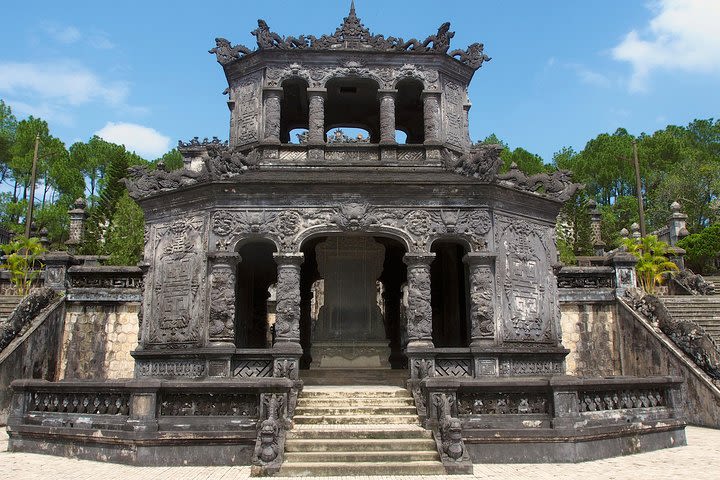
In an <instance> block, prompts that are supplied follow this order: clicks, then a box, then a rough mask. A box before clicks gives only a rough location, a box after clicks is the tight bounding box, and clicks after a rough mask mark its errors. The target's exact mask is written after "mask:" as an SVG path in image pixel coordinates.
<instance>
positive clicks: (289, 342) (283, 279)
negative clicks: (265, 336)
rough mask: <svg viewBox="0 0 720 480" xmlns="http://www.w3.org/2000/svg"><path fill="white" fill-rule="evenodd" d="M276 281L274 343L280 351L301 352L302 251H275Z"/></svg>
mask: <svg viewBox="0 0 720 480" xmlns="http://www.w3.org/2000/svg"><path fill="white" fill-rule="evenodd" d="M273 256H274V257H275V263H277V283H276V287H275V288H276V289H275V298H276V299H277V307H276V312H275V343H274V345H273V347H274V348H275V349H279V350H282V351H291V352H293V353H297V354H298V355H300V354H302V348H301V347H300V265H301V264H302V262H303V254H302V253H275V254H274V255H273Z"/></svg>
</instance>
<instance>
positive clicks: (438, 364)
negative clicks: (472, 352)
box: [435, 358, 472, 377]
mask: <svg viewBox="0 0 720 480" xmlns="http://www.w3.org/2000/svg"><path fill="white" fill-rule="evenodd" d="M435 376H437V377H472V360H471V359H470V358H438V359H436V360H435Z"/></svg>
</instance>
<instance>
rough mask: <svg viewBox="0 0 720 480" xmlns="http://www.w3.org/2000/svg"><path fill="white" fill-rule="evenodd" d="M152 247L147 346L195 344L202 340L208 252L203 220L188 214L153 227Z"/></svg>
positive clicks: (147, 311) (146, 319) (148, 286)
mask: <svg viewBox="0 0 720 480" xmlns="http://www.w3.org/2000/svg"><path fill="white" fill-rule="evenodd" d="M151 240H152V242H151V246H150V247H149V248H150V250H151V258H152V262H151V263H152V265H153V269H152V271H151V272H149V273H148V278H149V281H148V282H147V287H146V291H145V306H146V314H145V315H144V321H145V323H146V324H147V325H146V327H145V328H146V332H147V337H145V338H144V343H145V345H146V346H148V347H152V346H153V345H156V346H171V347H173V348H178V347H183V346H196V345H198V344H199V343H201V342H202V336H201V334H200V329H201V325H200V319H202V318H203V317H204V315H203V312H204V302H203V298H204V297H205V293H204V291H205V284H206V273H207V272H206V270H207V269H206V255H205V243H206V242H205V234H204V221H203V219H202V218H201V217H190V218H186V219H182V220H176V221H174V222H172V223H168V224H160V225H154V226H153V228H152V239H151Z"/></svg>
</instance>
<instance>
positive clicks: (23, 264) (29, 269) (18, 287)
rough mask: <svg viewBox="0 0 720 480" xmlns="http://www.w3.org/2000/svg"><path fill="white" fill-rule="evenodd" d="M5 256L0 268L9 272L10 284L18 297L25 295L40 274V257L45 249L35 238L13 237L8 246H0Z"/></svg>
mask: <svg viewBox="0 0 720 480" xmlns="http://www.w3.org/2000/svg"><path fill="white" fill-rule="evenodd" d="M0 248H1V249H2V251H3V253H4V254H5V255H6V257H5V263H3V264H2V265H0V267H2V268H4V269H6V270H8V271H9V272H10V282H11V283H12V284H13V285H14V286H15V292H16V293H17V294H18V295H27V294H28V293H30V288H32V284H33V282H34V281H35V279H36V278H37V277H38V275H39V274H40V271H41V268H42V264H40V256H41V255H42V254H43V253H44V252H45V248H44V247H43V246H42V245H41V244H40V240H38V239H37V238H35V237H32V238H25V237H22V236H18V237H15V238H14V239H13V241H11V242H10V243H8V244H5V245H0Z"/></svg>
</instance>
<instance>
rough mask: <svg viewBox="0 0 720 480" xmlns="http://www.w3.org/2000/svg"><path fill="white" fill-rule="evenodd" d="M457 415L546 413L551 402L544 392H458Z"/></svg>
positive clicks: (548, 411)
mask: <svg viewBox="0 0 720 480" xmlns="http://www.w3.org/2000/svg"><path fill="white" fill-rule="evenodd" d="M457 400H458V414H459V415H508V414H520V415H527V414H533V413H535V414H538V413H541V414H548V413H550V405H551V402H550V401H549V399H548V398H547V396H546V395H544V394H538V393H524V392H521V393H502V392H477V393H460V394H458V399H457Z"/></svg>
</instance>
